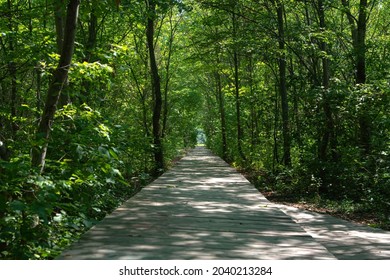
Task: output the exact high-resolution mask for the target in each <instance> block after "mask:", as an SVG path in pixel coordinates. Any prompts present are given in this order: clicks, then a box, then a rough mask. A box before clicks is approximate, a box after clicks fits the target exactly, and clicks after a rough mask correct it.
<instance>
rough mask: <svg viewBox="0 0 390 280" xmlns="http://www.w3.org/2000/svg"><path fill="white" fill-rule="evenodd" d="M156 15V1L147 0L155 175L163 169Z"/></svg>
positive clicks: (147, 34) (147, 36) (147, 35)
mask: <svg viewBox="0 0 390 280" xmlns="http://www.w3.org/2000/svg"><path fill="white" fill-rule="evenodd" d="M155 15H156V3H155V2H154V1H149V5H148V22H147V27H146V38H147V43H148V50H149V60H150V70H151V74H152V75H151V78H152V91H153V96H154V106H153V121H152V124H153V145H154V147H153V154H154V160H155V170H154V173H155V175H160V174H161V173H162V171H163V169H164V153H163V147H162V137H161V124H160V121H161V111H162V105H163V104H162V103H163V102H162V93H161V81H160V76H159V73H158V67H157V61H156V55H155V50H154V21H155Z"/></svg>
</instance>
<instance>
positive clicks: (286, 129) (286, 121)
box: [276, 0, 291, 166]
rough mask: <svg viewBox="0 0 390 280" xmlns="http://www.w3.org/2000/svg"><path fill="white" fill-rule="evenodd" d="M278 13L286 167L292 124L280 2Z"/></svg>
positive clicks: (280, 89) (281, 5)
mask: <svg viewBox="0 0 390 280" xmlns="http://www.w3.org/2000/svg"><path fill="white" fill-rule="evenodd" d="M276 11H277V17H278V35H279V38H278V39H279V52H280V58H279V93H280V98H281V105H282V106H281V107H282V127H283V129H282V132H283V163H284V165H286V166H290V165H291V140H290V123H289V116H288V110H289V108H288V96H287V81H286V68H287V66H286V65H287V63H286V54H285V51H286V47H285V42H284V40H285V38H284V5H283V3H281V2H280V1H279V0H277V1H276Z"/></svg>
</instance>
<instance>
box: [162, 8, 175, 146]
mask: <svg viewBox="0 0 390 280" xmlns="http://www.w3.org/2000/svg"><path fill="white" fill-rule="evenodd" d="M172 18H173V9H172V8H171V10H170V15H169V28H170V30H169V31H170V33H169V42H168V55H167V58H166V59H167V61H166V65H165V83H164V110H163V126H162V133H161V135H162V138H164V137H165V133H166V129H167V122H168V113H169V112H168V111H169V108H168V91H169V84H170V81H171V71H170V70H171V58H172V54H173V40H174V37H175V32H176V27H177V25H174V24H173V22H172Z"/></svg>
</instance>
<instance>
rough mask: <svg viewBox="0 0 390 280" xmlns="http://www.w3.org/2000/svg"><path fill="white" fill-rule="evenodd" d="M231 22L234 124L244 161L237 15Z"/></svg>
mask: <svg viewBox="0 0 390 280" xmlns="http://www.w3.org/2000/svg"><path fill="white" fill-rule="evenodd" d="M232 22H233V41H234V46H233V64H234V93H235V99H236V100H235V101H236V122H237V148H238V152H239V155H240V157H241V159H243V160H244V161H245V155H244V152H243V150H242V138H243V129H242V125H241V100H240V77H239V57H238V50H237V15H236V13H235V12H234V11H233V12H232Z"/></svg>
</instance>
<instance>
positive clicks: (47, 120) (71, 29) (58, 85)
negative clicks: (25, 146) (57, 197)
mask: <svg viewBox="0 0 390 280" xmlns="http://www.w3.org/2000/svg"><path fill="white" fill-rule="evenodd" d="M79 6H80V0H70V1H69V3H68V5H67V13H66V23H65V29H64V30H65V32H64V33H65V35H64V40H63V47H62V51H61V57H60V61H59V63H58V66H57V68H56V70H55V71H54V74H53V79H52V81H51V83H50V86H49V89H48V92H47V98H46V102H45V108H44V110H43V113H42V116H41V120H40V122H39V126H38V130H37V132H36V142H37V146H36V147H34V148H33V150H32V165H33V166H34V167H40V171H41V172H43V170H44V167H45V159H46V154H47V149H48V144H49V143H48V141H49V137H50V131H51V129H52V123H53V120H54V114H55V112H56V109H57V103H58V100H59V97H60V95H61V92H62V90H63V86H64V84H65V82H66V80H67V76H68V71H69V67H70V63H71V61H72V56H73V50H74V45H75V37H76V27H77V18H78V10H79Z"/></svg>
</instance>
